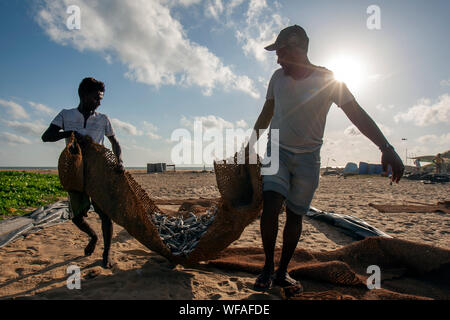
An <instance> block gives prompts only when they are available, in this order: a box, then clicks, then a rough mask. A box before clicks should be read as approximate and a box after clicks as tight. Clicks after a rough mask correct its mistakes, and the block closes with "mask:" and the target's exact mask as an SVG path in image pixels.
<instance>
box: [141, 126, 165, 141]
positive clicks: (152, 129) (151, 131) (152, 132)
mask: <svg viewBox="0 0 450 320" xmlns="http://www.w3.org/2000/svg"><path fill="white" fill-rule="evenodd" d="M143 129H144V130H145V131H146V133H145V135H146V136H147V137H149V138H150V139H153V140H157V139H161V136H160V135H158V134H156V131H158V128H157V127H156V126H155V125H154V124H153V123H150V122H147V121H144V122H143Z"/></svg>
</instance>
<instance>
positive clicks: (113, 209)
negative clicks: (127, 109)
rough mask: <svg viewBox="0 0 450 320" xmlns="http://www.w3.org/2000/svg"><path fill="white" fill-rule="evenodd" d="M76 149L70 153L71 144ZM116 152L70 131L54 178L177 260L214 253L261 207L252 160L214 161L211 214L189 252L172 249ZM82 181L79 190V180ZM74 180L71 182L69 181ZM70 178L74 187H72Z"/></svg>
mask: <svg viewBox="0 0 450 320" xmlns="http://www.w3.org/2000/svg"><path fill="white" fill-rule="evenodd" d="M72 149H73V150H76V151H77V152H76V153H73V152H71V150H72ZM117 164H118V163H117V158H116V156H115V155H114V153H113V152H112V151H110V150H109V149H107V148H105V147H103V146H101V145H99V144H96V143H94V142H93V141H92V139H90V138H89V137H85V138H84V139H83V141H79V142H77V141H76V140H75V139H74V137H72V139H71V141H70V143H69V144H68V145H67V147H66V148H65V149H64V150H63V152H62V153H61V156H60V158H59V163H58V170H59V174H60V181H61V184H62V186H63V187H64V188H65V189H66V190H77V191H83V192H85V193H86V194H87V195H89V196H90V197H91V198H92V200H93V201H94V202H95V203H96V204H97V205H98V206H99V208H100V209H101V210H102V211H103V212H104V213H105V214H106V215H108V216H109V217H110V218H111V219H112V220H113V221H114V222H115V223H117V224H119V225H121V226H122V227H124V228H125V229H126V230H127V231H128V233H129V234H130V235H132V236H133V237H134V238H136V239H137V240H138V241H139V242H140V243H142V244H143V245H145V246H146V247H147V248H149V249H150V250H152V251H155V252H157V253H159V254H161V255H162V256H164V257H166V258H167V259H169V260H171V261H173V262H175V263H180V264H193V263H196V262H199V261H204V260H208V259H211V258H214V257H215V256H216V255H217V254H218V253H219V252H220V251H221V250H223V249H225V248H226V247H228V246H229V245H230V244H231V243H232V242H233V241H235V240H237V239H239V237H240V235H241V234H242V232H243V231H244V229H245V227H246V226H247V225H248V224H250V223H251V222H252V221H253V220H254V219H255V218H256V217H257V216H258V214H259V212H260V211H261V208H262V179H261V173H260V163H259V160H258V164H217V163H215V164H214V168H215V172H216V179H217V185H218V188H219V192H220V194H221V198H220V200H219V202H218V206H217V207H218V210H217V215H216V217H215V219H214V222H213V223H212V224H211V225H210V226H209V227H208V230H207V232H206V233H205V234H204V235H203V236H202V237H201V238H200V240H199V242H198V244H197V245H196V247H195V249H194V250H193V251H192V252H190V253H189V255H187V256H186V255H182V256H180V255H177V256H175V255H173V254H172V252H171V250H170V249H169V248H168V247H167V246H166V244H165V243H164V242H163V241H162V239H161V237H160V234H159V232H158V229H157V227H156V226H155V224H154V223H153V221H152V219H151V217H152V215H153V214H155V213H160V212H162V211H161V210H160V209H159V208H158V206H157V205H156V204H155V202H154V201H153V200H152V199H151V198H150V197H149V196H148V194H147V193H146V192H145V190H143V189H142V188H141V187H140V185H139V184H138V183H137V182H136V181H135V180H134V178H133V177H132V176H131V174H129V173H128V172H124V173H120V172H117V171H116V170H115V169H116V167H117ZM80 181H81V182H82V183H81V185H82V189H81V190H80V189H79V187H80V185H79V183H80ZM74 182H76V183H74ZM74 184H76V185H77V189H73V186H74Z"/></svg>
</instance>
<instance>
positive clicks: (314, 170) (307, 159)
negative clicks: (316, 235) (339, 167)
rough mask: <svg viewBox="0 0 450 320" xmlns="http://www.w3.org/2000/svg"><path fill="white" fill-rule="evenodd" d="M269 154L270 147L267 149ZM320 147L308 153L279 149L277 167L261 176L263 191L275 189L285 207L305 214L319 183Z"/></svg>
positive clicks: (299, 213)
mask: <svg viewBox="0 0 450 320" xmlns="http://www.w3.org/2000/svg"><path fill="white" fill-rule="evenodd" d="M268 154H269V155H270V149H268ZM319 176H320V149H319V150H317V151H314V152H310V153H293V152H290V151H288V150H285V149H282V148H280V149H279V169H278V172H277V173H276V174H273V175H264V176H263V191H275V192H278V193H280V194H281V195H283V196H284V197H285V199H286V207H287V208H289V209H290V210H291V211H292V212H294V213H295V214H298V215H305V214H306V213H307V212H308V210H309V207H310V205H311V201H312V199H313V197H314V192H315V191H316V189H317V186H318V185H319Z"/></svg>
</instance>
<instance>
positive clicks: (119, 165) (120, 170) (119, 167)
mask: <svg viewBox="0 0 450 320" xmlns="http://www.w3.org/2000/svg"><path fill="white" fill-rule="evenodd" d="M114 171H115V172H117V173H124V172H125V167H124V166H123V162H122V161H119V162H118V163H117V165H116V167H115V168H114Z"/></svg>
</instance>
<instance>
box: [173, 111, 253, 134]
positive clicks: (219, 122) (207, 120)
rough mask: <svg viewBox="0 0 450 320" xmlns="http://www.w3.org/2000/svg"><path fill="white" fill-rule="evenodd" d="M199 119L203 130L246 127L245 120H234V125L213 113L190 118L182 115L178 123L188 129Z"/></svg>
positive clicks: (192, 127)
mask: <svg viewBox="0 0 450 320" xmlns="http://www.w3.org/2000/svg"><path fill="white" fill-rule="evenodd" d="M196 121H201V123H202V128H203V129H204V130H208V129H217V130H219V131H223V130H225V129H235V128H243V129H246V128H248V124H247V122H246V121H245V120H238V121H236V125H235V124H233V123H232V122H230V121H227V120H225V119H223V118H221V117H218V116H215V115H208V116H201V117H191V118H190V119H188V118H186V117H185V116H182V117H181V119H180V124H181V125H182V126H183V127H186V128H188V129H194V122H196Z"/></svg>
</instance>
